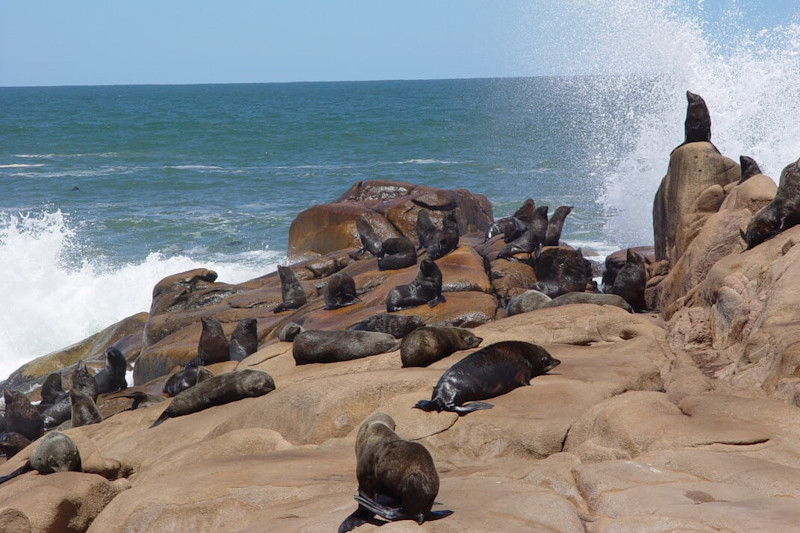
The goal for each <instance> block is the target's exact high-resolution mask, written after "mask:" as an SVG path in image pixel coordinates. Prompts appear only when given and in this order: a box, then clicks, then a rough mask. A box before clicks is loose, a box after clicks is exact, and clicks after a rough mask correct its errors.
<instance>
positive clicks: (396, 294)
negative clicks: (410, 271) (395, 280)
mask: <svg viewBox="0 0 800 533" xmlns="http://www.w3.org/2000/svg"><path fill="white" fill-rule="evenodd" d="M444 301H446V300H445V297H444V295H443V294H442V271H441V270H439V267H438V266H437V265H436V263H434V262H433V260H432V259H430V258H427V257H426V258H425V259H423V260H422V261H420V262H419V272H417V277H416V278H415V279H414V281H412V282H411V283H409V284H408V285H398V286H397V287H394V288H393V289H392V290H390V291H389V294H387V295H386V310H387V311H388V312H390V313H391V312H393V311H399V310H401V309H408V308H409V307H417V306H418V305H422V304H428V305H429V306H430V307H435V306H436V305H437V304H438V303H439V302H444Z"/></svg>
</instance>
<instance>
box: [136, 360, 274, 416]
mask: <svg viewBox="0 0 800 533" xmlns="http://www.w3.org/2000/svg"><path fill="white" fill-rule="evenodd" d="M273 390H275V382H274V381H273V380H272V376H270V375H269V374H267V373H266V372H262V371H260V370H235V371H233V372H227V373H225V374H220V375H218V376H214V377H212V378H210V379H207V380H205V381H202V382H200V383H198V384H197V385H195V386H194V387H192V388H190V389H186V390H185V391H183V392H180V393H178V394H177V395H176V396H175V398H173V399H172V402H171V403H170V404H169V406H168V407H167V408H166V409H165V410H164V412H163V413H161V416H159V417H158V419H156V421H155V422H153V425H152V426H150V427H151V428H153V427H156V426H157V425H159V424H161V423H162V422H164V421H165V420H166V419H168V418H175V417H178V416H183V415H188V414H191V413H196V412H198V411H202V410H203V409H208V408H209V407H213V406H215V405H223V404H226V403H230V402H235V401H236V400H241V399H242V398H255V397H258V396H263V395H265V394H267V393H268V392H271V391H273Z"/></svg>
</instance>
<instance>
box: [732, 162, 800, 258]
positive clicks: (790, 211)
mask: <svg viewBox="0 0 800 533" xmlns="http://www.w3.org/2000/svg"><path fill="white" fill-rule="evenodd" d="M798 223H800V159H798V160H797V161H795V162H794V163H791V164H789V165H787V166H786V167H785V168H784V169H783V171H782V172H781V178H780V181H779V183H778V190H777V191H776V192H775V197H774V198H773V199H772V201H771V202H770V203H768V204H767V205H766V206H764V208H763V209H761V211H759V212H758V213H756V214H755V216H753V218H751V219H750V222H749V223H748V224H747V231H746V232H745V234H744V235H743V236H742V237H743V238H744V240H745V242H746V243H747V248H745V249H746V250H750V249H752V248H754V247H756V246H758V245H759V244H761V243H762V242H764V241H766V240H767V239H769V238H770V237H774V236H775V235H778V234H779V233H780V232H782V231H785V230H787V229H789V228H791V227H793V226H796V225H797V224H798Z"/></svg>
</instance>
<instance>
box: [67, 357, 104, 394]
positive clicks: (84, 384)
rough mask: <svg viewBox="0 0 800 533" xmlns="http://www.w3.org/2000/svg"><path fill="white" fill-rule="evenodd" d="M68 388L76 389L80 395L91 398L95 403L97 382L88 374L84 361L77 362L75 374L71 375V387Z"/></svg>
mask: <svg viewBox="0 0 800 533" xmlns="http://www.w3.org/2000/svg"><path fill="white" fill-rule="evenodd" d="M70 388H72V389H78V390H79V391H81V392H82V393H84V394H88V395H89V396H91V397H92V401H95V402H96V401H97V394H98V390H97V380H95V379H94V376H92V375H91V374H90V373H89V369H87V368H86V362H85V361H83V360H81V361H78V365H77V366H76V367H75V372H74V373H73V374H72V387H70Z"/></svg>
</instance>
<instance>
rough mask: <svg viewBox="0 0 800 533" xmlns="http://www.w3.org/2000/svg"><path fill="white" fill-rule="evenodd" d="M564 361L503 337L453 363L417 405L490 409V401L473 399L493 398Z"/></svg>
mask: <svg viewBox="0 0 800 533" xmlns="http://www.w3.org/2000/svg"><path fill="white" fill-rule="evenodd" d="M560 363H561V361H559V360H558V359H555V358H554V357H553V356H551V355H550V354H549V353H548V352H547V350H545V349H544V348H542V347H541V346H538V345H536V344H531V343H529V342H523V341H501V342H496V343H494V344H490V345H489V346H486V347H485V348H481V349H480V350H478V351H477V352H475V353H472V354H470V355H468V356H466V357H465V358H464V359H462V360H461V361H459V362H458V363H456V364H454V365H453V366H451V367H450V368H449V369H448V370H447V371H446V372H445V373H444V374H442V377H441V378H439V382H438V383H436V386H435V387H434V388H433V394H432V395H431V399H430V400H420V401H418V402H417V404H416V405H415V406H414V407H416V408H417V409H422V410H423V411H452V412H455V413H458V414H459V415H464V414H466V413H469V412H471V411H476V410H478V409H491V408H492V407H493V405H492V404H490V403H485V402H476V401H472V403H468V404H466V405H464V402H469V401H471V400H485V399H487V398H494V397H495V396H500V395H501V394H505V393H507V392H509V391H512V390H514V389H516V388H517V387H520V386H522V385H530V384H531V378H533V377H535V376H541V375H542V374H546V373H547V372H548V371H549V370H552V369H553V368H555V367H557V366H558V365H559V364H560Z"/></svg>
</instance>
